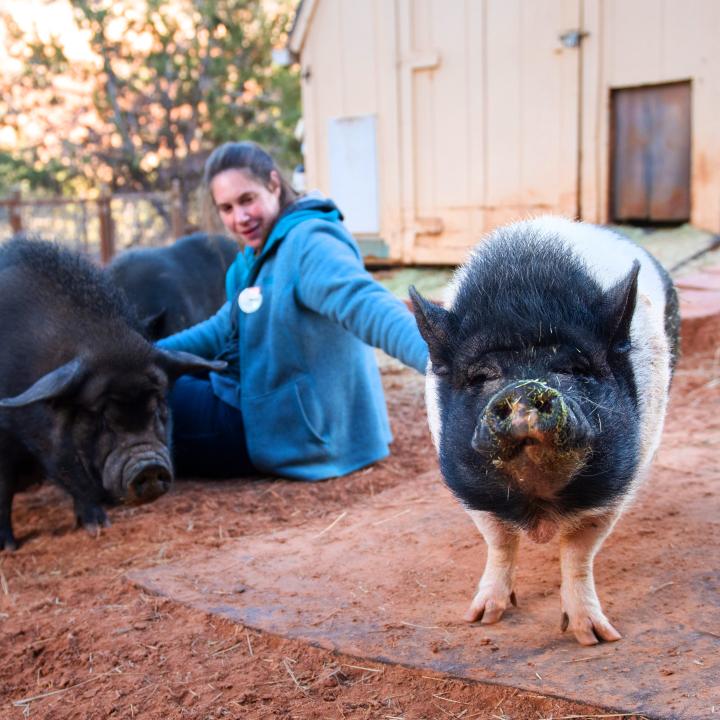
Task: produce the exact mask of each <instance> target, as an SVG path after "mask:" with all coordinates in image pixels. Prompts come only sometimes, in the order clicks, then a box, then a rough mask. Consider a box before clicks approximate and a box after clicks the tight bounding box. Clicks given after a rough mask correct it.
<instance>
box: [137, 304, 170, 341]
mask: <svg viewBox="0 0 720 720" xmlns="http://www.w3.org/2000/svg"><path fill="white" fill-rule="evenodd" d="M166 315H167V308H163V309H162V310H161V311H160V312H157V313H155V314H153V315H147V316H146V317H144V318H142V320H140V326H141V327H142V329H143V330H144V331H145V336H146V337H148V338H150V340H159V339H160V338H161V337H164V336H165V334H166V333H165V316H166Z"/></svg>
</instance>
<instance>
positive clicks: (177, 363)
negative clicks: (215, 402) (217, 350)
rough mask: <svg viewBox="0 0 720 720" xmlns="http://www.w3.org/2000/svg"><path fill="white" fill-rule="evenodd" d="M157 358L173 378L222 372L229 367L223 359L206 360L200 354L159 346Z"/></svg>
mask: <svg viewBox="0 0 720 720" xmlns="http://www.w3.org/2000/svg"><path fill="white" fill-rule="evenodd" d="M156 360H157V363H158V365H160V367H161V368H162V369H163V370H164V371H165V372H166V373H167V374H168V377H170V379H171V380H174V379H175V378H177V377H180V375H205V374H207V373H209V372H211V371H214V372H220V371H221V370H224V369H225V368H226V367H227V363H226V362H224V361H223V360H206V359H205V358H202V357H200V356H199V355H193V354H192V353H188V352H183V351H181V350H161V349H160V348H157V349H156Z"/></svg>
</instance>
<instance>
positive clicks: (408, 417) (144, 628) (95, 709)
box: [0, 354, 720, 720]
mask: <svg viewBox="0 0 720 720" xmlns="http://www.w3.org/2000/svg"><path fill="white" fill-rule="evenodd" d="M719 378H720V371H719V370H718V361H717V358H714V357H712V356H710V355H699V354H696V355H693V356H692V357H689V358H686V359H685V360H684V361H683V362H682V364H681V366H680V368H679V372H678V375H677V382H676V383H675V387H674V391H673V402H672V409H671V417H670V421H669V426H671V425H672V423H673V417H674V414H675V413H677V410H678V408H679V407H680V406H681V405H683V404H685V403H693V404H696V405H697V406H698V407H705V408H706V411H705V412H703V413H698V414H697V422H708V418H712V417H714V418H715V422H717V414H716V411H717V408H718V407H719V404H718V400H719V399H720V379H719ZM384 383H385V388H386V392H387V396H388V403H389V407H390V412H391V418H392V423H393V430H394V433H395V436H396V442H395V445H394V448H393V455H392V457H391V458H389V459H387V460H386V461H384V462H382V463H379V464H378V465H377V466H375V467H373V468H370V469H368V470H365V471H361V472H359V473H355V474H354V475H352V476H350V477H347V478H343V479H339V480H333V481H328V482H324V483H318V484H300V483H291V482H284V481H272V482H271V481H267V480H256V481H228V482H200V481H198V482H179V483H178V484H177V486H176V487H175V488H174V490H173V491H172V492H171V493H170V494H169V495H167V496H166V497H164V498H162V499H161V500H159V501H158V502H156V503H154V504H153V505H150V506H147V507H142V508H137V509H116V510H113V511H111V518H112V521H113V523H114V524H113V527H112V528H110V529H109V530H107V531H105V532H103V534H102V535H101V536H100V537H98V538H91V537H89V536H87V535H86V534H84V533H83V532H81V531H77V530H75V529H74V527H73V523H72V511H71V504H70V502H69V500H68V499H67V498H66V497H65V496H64V495H63V494H62V493H61V492H60V491H59V490H57V489H55V488H53V487H50V486H45V487H43V488H41V489H40V490H38V491H35V492H31V493H27V494H25V495H22V496H20V497H19V498H18V499H17V500H16V508H15V516H14V517H15V527H16V532H17V535H18V538H19V540H20V541H21V543H22V546H21V548H20V550H19V551H18V552H17V553H15V554H12V555H4V556H2V557H1V558H0V638H1V640H2V647H3V651H4V652H3V655H4V658H3V660H4V662H3V663H2V664H0V718H23V717H31V718H48V719H49V718H52V719H53V720H55V719H64V718H78V719H79V718H83V719H85V718H98V719H101V718H102V719H104V718H163V720H169V719H170V720H172V719H174V718H239V717H242V718H258V719H259V718H338V719H342V718H347V719H348V720H349V719H351V718H352V719H356V718H357V719H359V718H382V719H383V720H392V719H393V718H395V719H398V720H399V719H400V718H402V719H403V720H415V719H419V718H452V717H455V718H460V717H462V718H465V720H469V719H470V718H513V720H519V719H523V718H533V719H536V718H550V717H552V718H555V719H556V720H558V719H559V718H563V717H569V716H575V717H577V716H586V715H593V714H594V715H598V714H602V711H601V710H598V709H597V708H592V707H589V706H580V705H577V704H575V703H569V702H564V701H560V700H554V699H552V698H547V697H543V696H541V695H539V694H538V693H532V692H520V691H517V690H511V689H508V688H503V687H498V686H492V685H486V684H475V683H472V682H462V681H459V680H449V679H446V678H443V677H442V676H440V675H438V674H437V673H432V672H422V671H417V670H409V669H406V668H403V667H399V666H388V665H382V664H379V663H364V662H361V661H358V660H357V659H356V658H353V657H350V656H343V655H338V654H334V653H332V652H330V651H326V650H321V649H317V648H313V647H310V646H308V645H307V644H306V643H303V642H301V641H294V640H287V639H283V638H279V637H276V636H273V635H270V634H265V633H258V632H255V631H249V630H246V629H245V628H244V627H243V626H241V625H238V624H235V623H233V622H230V621H228V620H223V619H218V618H217V617H215V616H212V615H209V614H205V613H203V612H199V611H196V610H192V609H189V608H186V607H184V606H182V605H179V604H176V603H173V602H170V601H166V600H164V599H162V598H159V597H156V596H152V595H148V594H145V593H143V592H142V591H141V590H139V589H138V588H136V587H134V586H133V585H132V584H130V583H129V582H128V580H127V578H126V573H128V571H135V570H141V569H143V568H149V567H152V566H155V565H159V564H163V563H166V562H171V561H176V560H180V559H182V558H183V557H186V556H187V555H188V554H191V553H192V554H194V553H196V552H197V551H198V550H201V549H208V550H210V549H217V548H222V547H224V546H225V545H226V544H228V543H229V542H230V541H236V540H237V539H240V538H243V537H249V536H254V535H260V534H267V533H269V532H271V531H273V530H278V531H281V530H286V529H289V528H293V527H297V526H301V525H304V524H306V523H308V522H310V521H321V520H323V521H326V522H327V523H328V524H329V523H330V522H332V520H333V519H334V518H336V517H337V516H338V515H339V514H340V513H341V512H343V511H344V510H346V509H348V508H350V507H352V506H353V505H354V504H355V503H362V502H363V501H364V500H365V499H367V498H368V497H370V496H374V495H376V494H377V493H379V492H381V491H382V490H384V489H387V488H390V487H393V486H396V485H398V484H401V483H407V482H408V481H409V480H412V478H414V477H416V476H417V475H418V474H421V473H423V472H426V471H428V470H431V469H433V468H434V467H435V463H436V460H435V457H434V454H433V451H432V448H431V444H430V440H429V436H428V432H427V429H426V424H425V417H424V406H423V400H422V389H423V382H422V378H420V377H419V376H418V375H417V374H416V373H413V372H411V371H407V370H402V371H398V370H396V369H394V368H393V367H389V368H388V369H387V370H386V372H385V374H384ZM713 407H714V408H715V410H714V411H712V412H711V411H710V410H709V409H711V408H713ZM683 417H684V418H685V419H684V420H683V422H684V423H687V422H688V421H687V418H688V417H692V414H687V413H686V414H685V415H684V416H683ZM682 429H683V430H685V431H687V432H692V428H691V427H685V426H684V427H683V428H682ZM675 430H676V431H677V430H678V428H677V427H676V428H675ZM717 435H718V434H717V433H715V438H717ZM704 447H705V455H704V456H703V457H702V458H701V459H699V460H698V459H697V458H695V457H694V458H693V463H703V465H702V467H704V468H706V469H707V470H711V471H713V472H715V476H714V479H715V480H717V457H718V448H717V442H716V441H714V442H708V443H707V444H706V445H705V446H704ZM664 461H665V462H667V463H669V464H674V460H673V459H672V458H669V459H668V457H667V455H666V456H665V460H664ZM677 463H678V467H680V468H684V467H686V466H687V462H686V458H685V457H684V456H683V455H682V453H681V452H680V454H678V456H677ZM696 469H697V465H695V467H693V468H692V470H696ZM713 469H714V470H713ZM708 475H709V473H708ZM709 492H711V494H710V495H709V496H708V502H716V503H717V502H718V490H717V488H715V489H714V490H712V491H709ZM678 512H681V506H679V507H678ZM656 523H657V526H655V527H653V520H652V518H650V519H649V520H648V523H647V527H644V530H647V531H648V533H649V534H650V537H649V538H647V539H646V540H644V542H647V543H652V542H654V540H653V538H652V535H653V534H655V535H656V536H658V535H659V536H661V535H662V519H661V518H658V519H657V520H656ZM643 547H644V544H643V543H638V547H637V552H638V553H639V554H640V555H642V553H643ZM628 582H630V581H628ZM716 591H717V588H716ZM716 630H717V629H716ZM33 698H35V699H33ZM718 704H719V705H720V702H719V703H718Z"/></svg>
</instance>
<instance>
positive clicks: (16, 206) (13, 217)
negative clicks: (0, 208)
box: [8, 188, 23, 234]
mask: <svg viewBox="0 0 720 720" xmlns="http://www.w3.org/2000/svg"><path fill="white" fill-rule="evenodd" d="M21 201H22V198H21V195H20V190H19V189H18V188H15V189H14V190H13V191H12V192H11V193H10V205H9V207H8V215H9V217H10V229H11V230H12V231H13V234H15V233H19V232H22V229H23V228H22V206H21Z"/></svg>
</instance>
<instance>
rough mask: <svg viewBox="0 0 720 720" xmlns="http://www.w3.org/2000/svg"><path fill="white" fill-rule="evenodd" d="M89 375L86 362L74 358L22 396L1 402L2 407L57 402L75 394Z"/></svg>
mask: <svg viewBox="0 0 720 720" xmlns="http://www.w3.org/2000/svg"><path fill="white" fill-rule="evenodd" d="M87 374H88V368H87V364H86V363H85V361H84V360H83V359H82V358H79V357H77V358H74V359H73V360H71V361H70V362H68V363H65V365H61V366H60V367H59V368H55V370H53V371H52V372H49V373H47V375H43V376H42V377H41V378H40V379H39V380H37V381H36V382H35V383H33V384H32V385H31V386H30V387H29V388H28V389H27V390H25V392H23V393H21V394H20V395H16V396H15V397H11V398H4V399H3V400H0V407H4V408H17V407H25V406H26V405H32V404H33V403H36V402H40V401H42V400H55V399H57V398H59V397H62V396H65V395H68V394H70V393H73V392H75V391H76V390H77V389H78V388H79V387H80V385H82V383H83V382H84V381H85V378H86V377H87Z"/></svg>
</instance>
